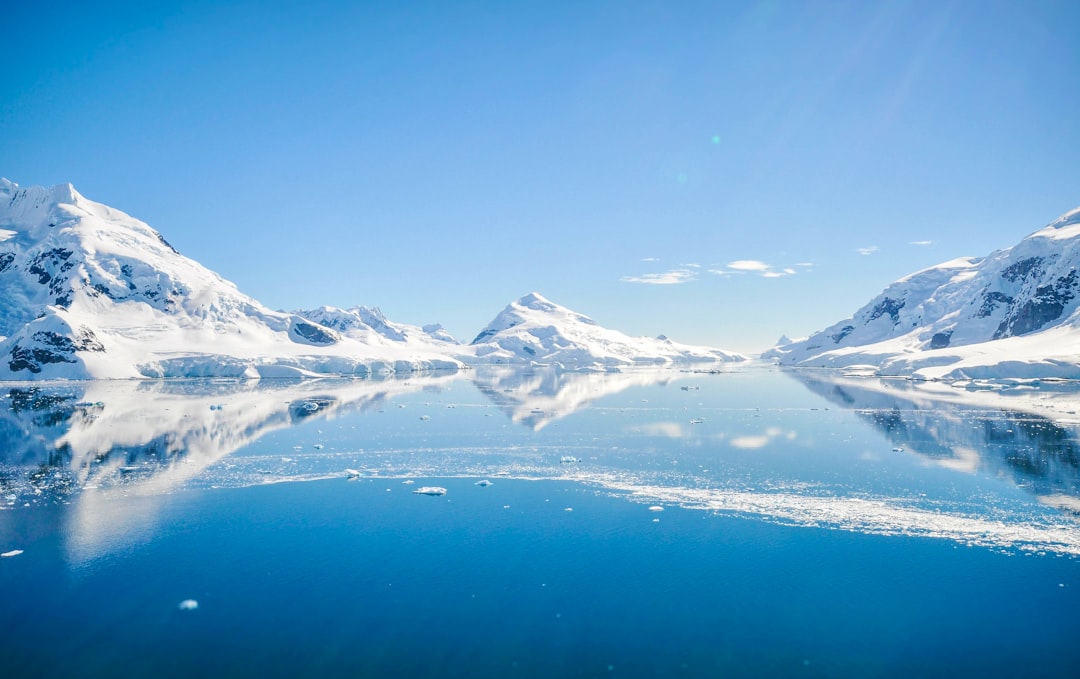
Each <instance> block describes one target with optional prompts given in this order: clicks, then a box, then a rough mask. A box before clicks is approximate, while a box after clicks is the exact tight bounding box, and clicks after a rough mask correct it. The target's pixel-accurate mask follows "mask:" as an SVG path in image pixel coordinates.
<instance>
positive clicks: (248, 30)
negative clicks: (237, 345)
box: [0, 0, 1080, 351]
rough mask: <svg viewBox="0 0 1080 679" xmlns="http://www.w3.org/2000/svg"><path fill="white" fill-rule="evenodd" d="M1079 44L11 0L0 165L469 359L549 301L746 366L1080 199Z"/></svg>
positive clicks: (938, 18) (287, 6) (827, 19)
mask: <svg viewBox="0 0 1080 679" xmlns="http://www.w3.org/2000/svg"><path fill="white" fill-rule="evenodd" d="M166 5H170V6H166ZM1078 35H1080V3H1078V2H1075V0H1064V1H1060V2H1046V1H1042V2H1040V1H1032V0H1026V1H1023V2H1021V1H1020V0H1016V1H1014V2H992V1H989V0H967V1H959V2H948V1H944V0H934V1H932V2H888V1H881V2H878V1H874V2H867V1H863V0H853V1H851V2H832V1H822V2H795V1H791V2H787V1H773V2H766V1H753V2H719V1H714V2H700V3H697V2H587V1H583V2H533V3H515V2H507V1H503V2H461V3H454V2H432V3H412V2H401V3H398V2H386V3H376V2H356V3H349V2H337V3H335V2H321V3H320V2H285V3H282V2H250V3H229V2H187V3H156V2H132V3H110V2H98V3H64V2H49V3H29V2H24V3H10V4H9V5H8V6H6V7H5V8H4V11H3V19H2V21H0V58H2V60H3V63H4V64H5V74H4V77H3V78H2V79H0V175H2V176H6V177H8V178H9V179H11V180H13V181H15V182H18V183H20V184H22V185H30V184H46V185H48V184H57V183H62V182H68V181H70V182H72V183H73V184H75V186H76V188H77V189H78V190H79V191H81V192H82V193H83V194H84V195H86V196H87V197H89V198H91V199H94V200H97V201H100V202H104V203H107V204H109V205H112V206H113V207H117V208H119V209H121V210H124V211H126V212H128V213H130V214H132V215H134V216H136V217H139V218H140V219H143V220H144V221H146V222H148V223H150V224H151V225H152V226H154V227H155V228H157V229H158V230H159V231H161V232H162V233H163V234H164V235H165V237H166V238H168V239H169V241H170V242H172V243H173V244H174V245H176V246H177V247H178V248H179V249H180V250H181V252H183V253H184V254H186V255H188V256H190V257H193V258H194V259H197V260H199V261H200V262H202V263H203V264H205V265H207V266H209V267H210V268H212V269H214V270H216V271H218V272H219V273H221V274H222V275H223V276H225V277H226V278H228V279H230V280H232V281H234V282H236V284H237V285H238V286H239V287H240V289H241V290H242V291H244V292H246V293H248V294H251V295H253V296H254V297H256V298H258V299H260V300H261V301H263V302H264V303H266V304H267V305H269V306H271V307H274V308H282V309H292V308H297V307H312V306H318V305H322V304H330V305H335V306H350V305H355V304H365V305H378V306H381V307H382V308H383V310H384V311H385V312H386V313H387V314H388V315H389V316H390V317H391V318H393V319H395V320H400V321H406V322H413V323H426V322H435V321H438V322H441V323H443V324H444V325H445V326H447V328H448V329H449V330H450V331H451V332H452V333H454V334H455V335H456V336H458V337H459V338H460V339H463V340H469V339H471V338H472V336H473V335H474V334H475V333H476V332H477V331H478V330H479V329H480V328H481V327H482V326H483V325H484V324H486V323H487V322H488V321H489V320H490V319H491V318H492V317H493V316H494V315H495V314H496V313H497V312H498V311H499V310H500V309H501V308H502V307H503V306H504V305H505V304H506V303H508V302H509V301H510V300H511V299H515V298H517V297H519V296H521V295H523V294H525V293H527V292H530V291H532V290H536V291H539V292H541V293H542V294H544V295H546V296H547V297H549V298H550V299H552V300H553V301H556V302H559V303H561V304H564V305H566V306H569V307H571V308H574V309H576V310H578V311H581V312H583V313H586V314H589V315H591V316H593V317H594V318H596V319H597V320H598V321H599V322H601V323H602V324H604V325H608V326H610V327H614V328H618V329H620V330H623V331H624V332H628V333H630V334H648V335H655V334H659V333H667V334H668V335H670V336H672V337H673V338H675V339H678V340H682V341H687V342H696V343H706V344H713V345H717V346H722V347H725V348H731V349H737V350H744V351H755V350H760V349H763V348H765V347H767V346H769V345H770V344H771V343H772V342H773V340H775V339H776V337H777V336H779V335H780V334H781V333H782V332H786V333H788V334H791V335H793V336H797V335H805V334H809V333H810V332H812V331H814V330H818V329H820V328H822V327H824V326H826V325H828V324H830V323H832V322H834V321H837V320H839V319H841V318H843V317H845V316H847V315H848V314H850V313H851V312H852V311H854V310H855V308H856V307H858V306H860V305H861V304H863V303H864V302H865V301H867V300H868V299H869V298H870V297H871V296H873V295H875V294H877V293H878V292H880V290H881V289H882V288H883V287H884V286H885V285H887V284H888V283H890V282H891V281H893V280H894V279H896V278H898V277H900V276H902V275H904V274H907V273H909V272H911V271H913V270H916V269H919V268H923V267H925V266H929V265H932V264H935V263H938V262H940V261H944V260H947V259H952V258H953V257H957V256H961V255H983V254H987V253H989V252H990V251H992V250H994V249H997V248H1001V247H1007V246H1009V245H1012V244H1013V243H1015V242H1016V241H1018V240H1019V239H1020V238H1021V237H1023V236H1024V235H1026V234H1027V233H1029V232H1031V231H1034V230H1035V229H1037V228H1039V227H1041V226H1042V225H1044V224H1045V223H1047V222H1049V221H1050V220H1052V219H1053V218H1055V217H1056V216H1058V214H1060V213H1062V212H1064V211H1066V210H1068V209H1071V208H1073V207H1076V206H1077V205H1080V160H1078V158H1080V122H1078V121H1080V39H1078V38H1077V36H1078ZM733 264H734V266H733ZM788 272H791V273H788ZM661 281H665V282H667V283H666V284H657V283H658V282H661Z"/></svg>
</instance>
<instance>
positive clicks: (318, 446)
mask: <svg viewBox="0 0 1080 679" xmlns="http://www.w3.org/2000/svg"><path fill="white" fill-rule="evenodd" d="M312 447H313V448H315V450H322V449H323V445H322V444H321V443H316V444H315V445H314V446H312Z"/></svg>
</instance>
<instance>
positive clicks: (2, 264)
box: [0, 252, 15, 273]
mask: <svg viewBox="0 0 1080 679" xmlns="http://www.w3.org/2000/svg"><path fill="white" fill-rule="evenodd" d="M14 261H15V253H13V252H0V273H4V272H5V271H7V270H8V267H10V266H11V265H12V263H13V262H14Z"/></svg>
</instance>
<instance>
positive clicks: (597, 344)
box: [463, 292, 746, 369]
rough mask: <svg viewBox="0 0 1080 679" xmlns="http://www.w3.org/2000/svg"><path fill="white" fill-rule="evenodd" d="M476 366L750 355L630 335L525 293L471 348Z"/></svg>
mask: <svg viewBox="0 0 1080 679" xmlns="http://www.w3.org/2000/svg"><path fill="white" fill-rule="evenodd" d="M469 349H471V351H472V354H471V356H469V357H467V358H466V357H464V356H463V359H464V360H466V362H472V363H524V364H533V365H551V366H561V367H564V368H572V369H612V368H618V367H620V366H633V365H664V364H678V363H705V362H717V361H744V360H746V356H743V355H742V354H737V353H734V352H731V351H723V350H720V349H713V348H710V347H700V346H692V345H688V344H678V343H676V342H672V341H671V340H669V339H668V338H666V337H664V336H663V335H661V336H660V337H657V338H655V339H654V338H651V337H629V336H627V335H624V334H623V333H621V332H619V331H617V330H610V329H608V328H602V327H600V326H599V325H597V324H596V321H594V320H592V319H591V318H589V317H587V316H583V315H581V314H579V313H576V312H574V311H571V310H570V309H567V308H566V307H563V306H559V305H558V304H553V303H552V302H549V301H548V300H546V299H544V298H543V297H541V296H540V295H539V294H537V293H535V292H534V293H531V294H528V295H525V296H524V297H522V298H521V299H519V300H517V301H516V302H512V303H511V304H510V305H509V306H507V307H506V308H505V309H503V310H502V312H501V313H500V314H499V315H498V316H496V317H495V320H493V321H492V322H491V323H489V324H488V326H487V327H486V328H484V329H483V330H482V331H480V334H479V335H477V336H476V339H474V340H473V341H472V344H471V345H470V346H469Z"/></svg>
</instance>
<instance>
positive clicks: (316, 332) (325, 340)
mask: <svg viewBox="0 0 1080 679" xmlns="http://www.w3.org/2000/svg"><path fill="white" fill-rule="evenodd" d="M293 331H294V332H295V333H296V334H297V335H300V336H301V337H303V338H304V339H306V340H307V341H309V342H311V343H312V344H333V343H334V342H336V341H337V338H336V337H334V336H333V335H331V334H330V333H328V332H326V331H325V330H323V329H322V328H320V327H318V326H316V325H311V324H310V323H296V324H295V325H293Z"/></svg>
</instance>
